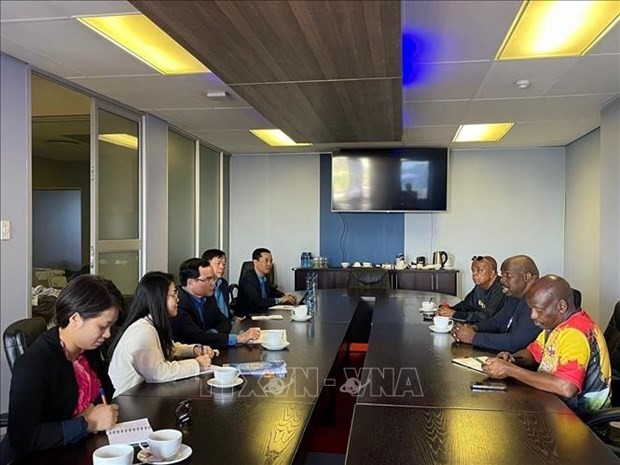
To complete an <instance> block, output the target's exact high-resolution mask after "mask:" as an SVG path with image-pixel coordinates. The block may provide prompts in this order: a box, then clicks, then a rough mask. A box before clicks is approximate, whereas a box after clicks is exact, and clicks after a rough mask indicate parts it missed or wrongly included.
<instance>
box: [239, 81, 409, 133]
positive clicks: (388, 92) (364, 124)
mask: <svg viewBox="0 0 620 465" xmlns="http://www.w3.org/2000/svg"><path fill="white" fill-rule="evenodd" d="M232 88H233V89H234V90H235V91H236V92H238V93H239V94H240V95H243V96H244V98H245V100H246V101H247V102H248V103H250V105H252V106H253V107H254V108H260V111H261V113H262V114H263V115H264V116H265V117H266V118H267V119H268V120H269V121H271V122H272V123H273V124H274V125H275V126H276V127H277V128H279V129H282V130H283V131H284V132H285V133H286V134H288V135H289V136H290V137H291V138H292V139H293V140H294V141H296V142H312V143H345V142H371V141H376V142H384V141H385V142H387V141H400V138H401V134H402V110H401V103H400V102H401V101H402V93H401V92H402V87H401V81H400V79H373V80H359V81H323V82H299V83H285V84H271V85H244V86H232Z"/></svg>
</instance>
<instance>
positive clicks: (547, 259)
mask: <svg viewBox="0 0 620 465" xmlns="http://www.w3.org/2000/svg"><path fill="white" fill-rule="evenodd" d="M564 176H565V154H564V148H540V149H510V150H452V152H451V154H450V180H449V186H450V187H449V192H448V197H449V200H448V202H449V203H448V211H447V212H444V213H432V214H431V213H421V214H420V213H408V214H406V215H405V251H406V254H407V258H408V260H410V261H411V260H414V259H415V257H416V256H417V255H425V256H426V258H427V260H428V259H429V258H430V254H431V253H432V251H433V250H445V251H447V252H449V253H450V254H452V255H454V257H455V265H456V268H457V269H459V270H460V271H461V273H460V275H461V276H460V291H459V296H461V297H462V296H463V295H464V294H465V293H467V292H468V291H469V290H470V289H471V287H472V286H473V284H472V281H471V271H470V266H471V257H472V256H474V255H492V256H493V257H495V258H496V260H497V262H498V266H499V265H501V262H502V261H503V260H504V259H505V258H507V257H509V256H511V255H517V254H526V255H529V256H531V257H532V258H533V259H534V261H535V262H536V264H537V265H538V268H539V270H540V272H541V274H547V273H556V274H562V272H563V266H562V258H563V244H564V226H563V225H564Z"/></svg>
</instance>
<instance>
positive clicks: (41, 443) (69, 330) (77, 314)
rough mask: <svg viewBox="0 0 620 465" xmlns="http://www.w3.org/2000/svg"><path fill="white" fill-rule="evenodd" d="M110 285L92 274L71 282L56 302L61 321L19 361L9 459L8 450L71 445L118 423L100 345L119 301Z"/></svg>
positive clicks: (5, 445)
mask: <svg viewBox="0 0 620 465" xmlns="http://www.w3.org/2000/svg"><path fill="white" fill-rule="evenodd" d="M109 286H110V282H109V281H108V282H106V280H104V279H103V278H100V277H99V276H91V275H83V276H79V277H77V278H75V279H74V280H72V281H71V282H69V284H68V285H67V287H65V288H64V289H63V291H62V292H61V294H60V296H59V297H58V301H57V303H56V316H55V318H56V323H57V324H58V326H57V327H54V328H52V329H50V330H48V331H47V332H45V333H43V334H42V335H41V336H40V337H39V338H38V339H37V340H36V341H35V342H34V343H33V344H32V345H31V346H30V347H29V348H28V350H27V351H26V353H25V354H24V355H23V356H21V357H20V358H19V359H18V360H17V361H16V363H15V367H14V371H13V378H12V379H11V391H10V398H9V425H8V434H7V437H6V438H5V440H4V441H3V447H2V449H3V450H2V454H3V461H5V460H7V455H6V454H10V455H12V456H14V455H16V454H15V453H18V454H20V455H23V454H26V453H29V452H33V451H37V450H42V449H48V448H52V447H60V446H65V445H67V444H72V443H75V442H78V441H79V440H81V439H83V438H85V437H86V436H87V435H88V433H94V432H97V431H103V430H106V429H109V428H111V427H113V426H114V425H115V424H116V421H117V418H118V406H116V405H106V403H104V402H102V394H101V393H105V394H107V395H108V397H109V398H110V397H111V396H112V384H111V382H110V379H109V378H108V375H107V364H106V363H105V361H104V359H103V357H102V354H101V352H100V350H99V347H100V346H101V345H102V344H103V343H104V342H105V341H106V339H108V338H109V337H110V328H111V326H112V325H113V324H114V322H115V321H116V318H117V315H118V307H119V302H118V301H117V298H116V297H115V296H114V293H112V292H110V289H109ZM102 389H103V390H102ZM7 440H8V441H7ZM11 449H12V450H11Z"/></svg>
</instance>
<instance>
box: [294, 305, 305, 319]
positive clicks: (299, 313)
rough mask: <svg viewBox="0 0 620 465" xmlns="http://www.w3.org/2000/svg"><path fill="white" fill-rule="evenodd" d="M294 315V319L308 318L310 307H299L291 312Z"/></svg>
mask: <svg viewBox="0 0 620 465" xmlns="http://www.w3.org/2000/svg"><path fill="white" fill-rule="evenodd" d="M291 313H292V314H293V318H298V319H301V318H306V317H307V316H308V306H306V305H298V306H297V307H295V308H294V309H293V310H291Z"/></svg>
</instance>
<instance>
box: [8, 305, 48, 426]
mask: <svg viewBox="0 0 620 465" xmlns="http://www.w3.org/2000/svg"><path fill="white" fill-rule="evenodd" d="M45 331H47V322H46V321H45V319H44V318H42V317H40V316H35V317H32V318H24V319H23V320H17V321H16V322H14V323H11V324H10V325H9V326H7V328H6V329H5V330H4V335H3V342H4V353H5V354H6V359H7V361H8V362H9V368H10V369H11V373H12V372H13V367H14V366H15V361H16V360H17V359H18V358H19V357H21V356H22V355H24V352H26V349H27V348H28V346H30V345H31V344H32V343H33V342H34V341H35V339H36V338H38V337H39V336H40V335H41V334H43V333H44V332H45ZM8 423H9V414H8V413H2V414H0V428H6V427H7V425H8Z"/></svg>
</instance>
